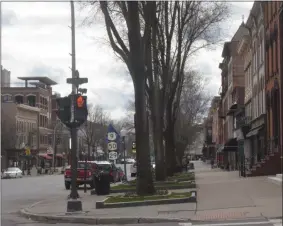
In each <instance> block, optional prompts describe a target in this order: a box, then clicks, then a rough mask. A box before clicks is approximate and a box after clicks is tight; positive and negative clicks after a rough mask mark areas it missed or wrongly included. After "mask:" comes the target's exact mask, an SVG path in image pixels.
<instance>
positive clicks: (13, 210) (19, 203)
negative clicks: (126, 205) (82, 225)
mask: <svg viewBox="0 0 283 226" xmlns="http://www.w3.org/2000/svg"><path fill="white" fill-rule="evenodd" d="M127 177H128V179H131V178H130V165H127ZM1 183H2V188H1V189H2V191H1V192H2V194H1V195H2V196H1V203H2V225H5V226H16V225H23V224H24V225H25V226H35V225H41V226H44V225H50V224H42V223H37V222H33V221H31V220H28V219H25V218H23V217H21V216H19V215H18V211H19V210H20V209H22V208H25V207H27V206H29V205H32V204H34V203H36V202H39V201H42V200H45V199H51V198H56V197H62V196H65V197H66V200H67V196H68V195H69V192H70V191H67V190H65V188H64V176H63V175H46V176H34V177H23V178H17V179H2V180H1ZM83 192H84V191H83V187H80V190H79V193H83ZM89 192H90V191H88V193H89ZM66 206H67V205H66ZM58 225H60V226H64V225H67V224H58ZM76 225H78V224H76Z"/></svg>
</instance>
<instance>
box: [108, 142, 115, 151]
mask: <svg viewBox="0 0 283 226" xmlns="http://www.w3.org/2000/svg"><path fill="white" fill-rule="evenodd" d="M107 147H108V151H116V150H117V143H116V142H113V141H112V142H109V143H108V144H107Z"/></svg>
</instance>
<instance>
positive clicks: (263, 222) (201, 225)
mask: <svg viewBox="0 0 283 226" xmlns="http://www.w3.org/2000/svg"><path fill="white" fill-rule="evenodd" d="M260 224H265V225H266V224H268V221H260V222H256V221H254V222H238V223H223V224H217V223H215V224H214V223H211V224H196V225H197V226H227V225H231V226H232V225H260ZM179 225H180V226H191V225H192V223H179ZM281 225H282V224H281Z"/></svg>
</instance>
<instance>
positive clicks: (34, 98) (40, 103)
mask: <svg viewBox="0 0 283 226" xmlns="http://www.w3.org/2000/svg"><path fill="white" fill-rule="evenodd" d="M19 79H20V80H23V81H24V82H25V85H24V86H23V87H2V88H1V89H2V103H7V102H13V103H16V104H17V105H19V106H21V105H27V106H30V107H32V108H33V109H39V111H38V118H37V128H36V130H37V132H36V133H37V138H36V139H37V144H38V145H37V150H36V152H37V154H38V156H41V157H42V158H43V159H49V160H50V157H49V156H47V150H48V149H49V147H50V145H49V141H48V136H49V135H50V134H52V133H53V130H52V124H51V109H52V106H51V95H52V85H56V84H57V83H56V82H54V81H52V80H51V79H49V78H47V77H20V78H19ZM31 81H36V82H31ZM16 109H18V107H17V108H14V110H16ZM17 112H18V113H21V112H22V111H20V112H19V111H17ZM13 114H14V113H13V112H11V115H13ZM25 114H31V111H29V112H25ZM32 114H34V113H32ZM27 118H28V117H23V118H22V119H23V122H21V123H23V124H24V128H25V127H28V125H29V122H28V120H26V119H27ZM1 120H2V121H5V118H3V116H2V118H1ZM24 139H25V140H24V142H27V140H26V138H24ZM25 145H26V144H25ZM34 154H35V153H34ZM37 163H38V162H37Z"/></svg>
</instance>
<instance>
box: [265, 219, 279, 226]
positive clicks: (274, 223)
mask: <svg viewBox="0 0 283 226" xmlns="http://www.w3.org/2000/svg"><path fill="white" fill-rule="evenodd" d="M268 221H269V222H270V223H271V224H273V225H274V226H282V219H269V220H268Z"/></svg>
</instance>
